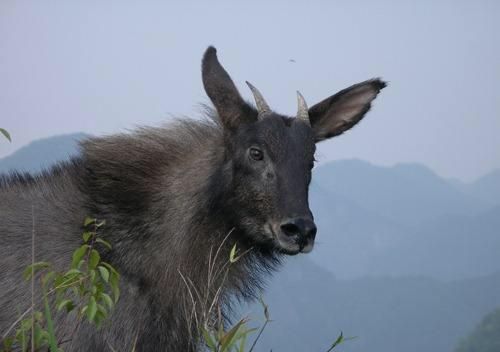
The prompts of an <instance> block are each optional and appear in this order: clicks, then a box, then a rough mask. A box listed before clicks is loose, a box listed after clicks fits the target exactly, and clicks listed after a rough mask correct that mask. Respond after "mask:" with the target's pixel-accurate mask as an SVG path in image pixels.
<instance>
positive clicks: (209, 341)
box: [201, 327, 217, 352]
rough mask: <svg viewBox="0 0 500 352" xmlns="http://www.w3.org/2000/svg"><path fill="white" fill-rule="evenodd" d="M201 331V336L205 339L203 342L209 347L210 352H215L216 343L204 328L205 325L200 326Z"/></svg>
mask: <svg viewBox="0 0 500 352" xmlns="http://www.w3.org/2000/svg"><path fill="white" fill-rule="evenodd" d="M201 333H202V334H203V338H204V339H205V343H206V344H207V346H208V348H210V351H211V352H217V343H216V342H215V340H214V338H213V337H212V335H211V334H210V333H209V332H208V331H207V329H205V327H202V328H201Z"/></svg>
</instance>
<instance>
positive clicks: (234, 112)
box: [201, 46, 257, 129]
mask: <svg viewBox="0 0 500 352" xmlns="http://www.w3.org/2000/svg"><path fill="white" fill-rule="evenodd" d="M201 71H202V77H203V86H204V87H205V92H206V93H207V95H208V97H209V98H210V100H211V101H212V103H213V104H214V106H215V109H216V110H217V113H218V114H219V117H220V119H221V121H222V123H223V125H224V127H225V128H228V129H234V128H236V127H237V126H238V125H239V124H240V123H242V122H247V123H248V122H254V121H256V120H257V112H256V111H255V110H254V109H253V108H252V107H251V106H250V105H248V104H247V103H246V102H245V101H244V100H243V99H242V98H241V95H240V93H239V92H238V89H236V86H235V85H234V83H233V81H232V80H231V77H229V74H228V73H227V72H226V70H225V69H224V67H222V65H221V64H220V63H219V60H218V59H217V50H216V49H215V48H214V47H213V46H210V47H209V48H208V49H207V50H206V51H205V55H203V61H202V65H201Z"/></svg>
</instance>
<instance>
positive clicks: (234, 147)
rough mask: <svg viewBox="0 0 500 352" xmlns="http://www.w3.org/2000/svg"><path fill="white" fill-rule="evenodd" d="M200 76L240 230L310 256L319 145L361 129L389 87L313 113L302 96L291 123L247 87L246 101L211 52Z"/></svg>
mask: <svg viewBox="0 0 500 352" xmlns="http://www.w3.org/2000/svg"><path fill="white" fill-rule="evenodd" d="M202 76H203V84H204V87H205V91H206V93H207V95H208V96H209V98H210V100H211V101H212V103H213V104H214V106H215V109H216V110H217V113H218V115H219V119H220V121H221V123H222V125H223V128H224V136H225V168H226V169H228V170H229V171H228V172H230V174H231V187H232V192H233V197H232V199H233V202H235V203H236V204H232V211H233V212H234V213H235V214H233V215H234V219H236V222H237V223H236V226H238V227H239V228H240V229H242V230H243V232H244V233H245V234H246V236H247V237H248V238H249V239H250V240H251V242H252V243H253V244H254V245H259V246H263V247H268V248H269V247H270V248H272V249H275V250H278V251H279V252H282V253H285V254H297V253H299V252H303V253H307V252H310V251H311V250H312V248H313V244H314V239H315V236H316V225H315V223H314V218H313V214H312V213H311V210H310V209H309V201H308V188H309V183H310V181H311V169H312V168H313V163H314V152H315V149H316V146H315V144H316V143H318V142H320V141H323V140H326V139H329V138H331V137H334V136H337V135H340V134H341V133H343V132H345V131H347V130H348V129H350V128H351V127H353V126H354V125H356V124H357V123H358V122H359V121H360V120H361V119H362V118H363V117H364V115H365V114H366V112H367V111H368V110H369V109H370V105H371V102H372V101H373V100H374V99H375V98H376V97H377V94H378V93H379V92H380V90H381V89H382V88H384V87H385V86H386V84H385V82H383V81H381V80H379V79H372V80H368V81H365V82H362V83H358V84H356V85H353V86H351V87H349V88H346V89H344V90H342V91H340V92H338V93H336V94H334V95H332V96H330V97H329V98H326V99H325V100H323V101H321V102H319V103H318V104H316V105H313V106H312V107H311V108H308V107H307V104H306V102H305V100H304V98H303V97H302V95H300V93H298V92H297V99H298V110H297V115H296V116H294V117H289V116H284V115H281V114H279V113H276V112H274V111H273V110H272V109H271V108H270V107H269V105H268V104H267V102H266V101H265V99H264V97H263V96H262V94H261V93H260V92H259V91H258V89H257V88H255V87H254V86H253V85H251V84H250V83H248V82H247V84H248V86H249V88H250V90H251V91H252V93H253V96H254V98H255V103H256V108H254V107H253V106H251V105H250V104H249V103H247V102H246V101H245V100H243V98H242V97H241V95H240V94H239V92H238V90H237V88H236V86H235V85H234V83H233V81H232V80H231V77H230V76H229V74H228V73H227V72H226V70H225V69H224V68H223V67H222V66H221V64H220V63H219V61H218V59H217V53H216V49H215V48H213V47H209V48H208V49H207V51H206V52H205V55H204V57H203V62H202Z"/></svg>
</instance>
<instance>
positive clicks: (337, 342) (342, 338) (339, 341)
mask: <svg viewBox="0 0 500 352" xmlns="http://www.w3.org/2000/svg"><path fill="white" fill-rule="evenodd" d="M344 341H345V340H344V333H343V332H342V331H341V332H340V335H339V336H338V337H337V340H335V342H334V343H333V344H332V345H331V346H330V348H329V349H328V350H327V351H326V352H330V351H332V350H333V349H334V348H335V347H337V346H338V345H340V344H341V343H342V342H344Z"/></svg>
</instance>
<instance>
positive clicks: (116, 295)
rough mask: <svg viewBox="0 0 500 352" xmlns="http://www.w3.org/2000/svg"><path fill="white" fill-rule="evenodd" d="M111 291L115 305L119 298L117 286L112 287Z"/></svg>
mask: <svg viewBox="0 0 500 352" xmlns="http://www.w3.org/2000/svg"><path fill="white" fill-rule="evenodd" d="M111 291H113V296H114V298H115V303H116V302H118V299H119V298H120V288H119V287H118V286H116V287H112V288H111Z"/></svg>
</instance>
